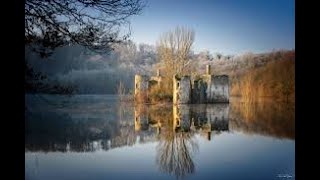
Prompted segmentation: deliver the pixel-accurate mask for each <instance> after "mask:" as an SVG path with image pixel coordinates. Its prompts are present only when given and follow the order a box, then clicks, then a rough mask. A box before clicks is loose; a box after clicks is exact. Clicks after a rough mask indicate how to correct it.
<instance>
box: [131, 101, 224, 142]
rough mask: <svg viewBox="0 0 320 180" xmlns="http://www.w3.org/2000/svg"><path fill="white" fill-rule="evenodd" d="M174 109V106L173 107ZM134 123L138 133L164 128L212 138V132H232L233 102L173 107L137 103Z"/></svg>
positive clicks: (158, 133) (160, 130) (158, 130)
mask: <svg viewBox="0 0 320 180" xmlns="http://www.w3.org/2000/svg"><path fill="white" fill-rule="evenodd" d="M170 108H171V109H170ZM134 116H135V119H134V122H135V123H134V126H135V131H136V132H138V133H142V134H143V132H144V131H146V132H153V133H154V134H157V135H160V134H161V132H162V131H163V129H165V130H166V131H168V130H169V131H170V130H171V131H172V133H177V132H186V133H191V134H200V135H202V136H204V137H205V138H206V139H208V140H210V139H211V134H212V132H213V133H217V134H218V133H220V132H222V131H229V104H215V105H212V104H210V105H206V104H203V105H177V106H176V105H174V106H171V107H170V106H169V107H160V108H159V107H152V106H136V107H135V109H134Z"/></svg>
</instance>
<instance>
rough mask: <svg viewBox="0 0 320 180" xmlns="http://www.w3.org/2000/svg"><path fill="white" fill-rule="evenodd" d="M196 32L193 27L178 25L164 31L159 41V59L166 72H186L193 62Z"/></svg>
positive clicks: (171, 73)
mask: <svg viewBox="0 0 320 180" xmlns="http://www.w3.org/2000/svg"><path fill="white" fill-rule="evenodd" d="M194 37H195V33H194V31H193V30H192V29H188V28H185V27H176V28H175V29H174V30H173V31H169V32H166V33H164V34H163V35H162V36H161V37H160V39H159V41H158V54H159V59H160V62H161V64H162V66H163V67H164V69H165V71H166V74H167V75H168V76H170V77H172V76H173V75H174V74H184V73H186V72H185V70H186V68H187V66H188V65H189V64H190V62H191V58H190V53H191V48H192V44H193V42H194Z"/></svg>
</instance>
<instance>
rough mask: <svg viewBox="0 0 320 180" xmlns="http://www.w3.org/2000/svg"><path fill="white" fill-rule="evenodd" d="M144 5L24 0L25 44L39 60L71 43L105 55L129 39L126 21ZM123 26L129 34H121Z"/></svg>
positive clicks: (117, 0) (137, 0)
mask: <svg viewBox="0 0 320 180" xmlns="http://www.w3.org/2000/svg"><path fill="white" fill-rule="evenodd" d="M144 6H145V3H144V2H142V0H46V1H43V0H26V1H25V44H28V45H31V44H32V45H33V50H34V51H36V52H38V53H39V54H40V55H41V56H42V57H46V56H49V55H50V54H52V52H53V50H54V49H55V48H57V47H61V46H65V45H70V44H79V45H82V46H85V47H87V48H89V49H90V50H94V51H100V52H107V50H110V46H111V45H112V44H114V43H118V42H122V41H124V40H126V39H127V38H128V37H129V35H130V26H129V25H130V24H129V21H128V18H129V17H130V16H132V15H137V14H139V13H140V12H141V11H142V8H143V7H144ZM123 26H127V27H128V28H129V32H126V33H125V34H124V35H120V28H121V27H123Z"/></svg>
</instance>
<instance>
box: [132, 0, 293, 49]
mask: <svg viewBox="0 0 320 180" xmlns="http://www.w3.org/2000/svg"><path fill="white" fill-rule="evenodd" d="M294 3H295V1H294V0H268V1H262V0H260V1H255V0H241V1H238V0H228V1H224V0H211V1H205V0H199V1H191V0H184V1H183V0H175V1H170V0H161V1H159V0H149V1H148V2H147V7H145V9H144V10H143V12H142V14H141V15H139V16H134V17H132V18H131V30H132V35H131V40H132V41H133V42H135V43H138V44H140V43H146V44H150V45H155V44H156V42H157V40H158V38H159V36H160V35H161V34H162V33H164V32H167V31H169V30H173V29H174V28H175V27H176V26H186V27H190V28H192V29H193V30H194V31H195V42H194V44H193V50H194V52H196V53H198V52H200V51H204V50H208V51H210V52H211V53H213V54H214V53H218V52H219V53H222V54H224V55H227V54H241V53H245V52H253V53H263V52H269V51H272V50H274V49H295V4H294Z"/></svg>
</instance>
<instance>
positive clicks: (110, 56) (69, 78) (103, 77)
mask: <svg viewBox="0 0 320 180" xmlns="http://www.w3.org/2000/svg"><path fill="white" fill-rule="evenodd" d="M25 55H26V56H25V57H26V63H27V64H29V65H30V66H32V67H33V70H34V71H35V72H41V73H43V74H44V75H45V76H46V77H47V78H43V79H41V78H40V79H38V80H37V81H45V82H46V83H48V84H61V85H65V86H72V87H75V93H77V94H115V93H117V86H118V85H119V83H120V82H122V84H123V86H124V88H125V89H126V92H129V93H130V91H131V92H132V90H133V83H134V75H135V74H146V75H155V74H156V69H157V67H158V65H159V60H158V59H159V58H158V52H157V48H156V47H155V46H153V45H148V44H136V43H134V42H131V41H129V42H127V43H123V44H117V45H114V46H113V51H110V52H108V53H105V54H97V53H94V52H92V51H89V50H87V49H85V48H83V47H81V46H66V47H61V48H58V49H56V50H55V52H54V53H53V54H52V56H50V57H48V58H42V57H40V56H39V55H38V54H36V53H33V52H32V51H31V50H30V49H29V48H28V46H26V53H25ZM190 58H191V61H192V67H193V69H196V71H197V73H198V74H203V73H205V66H206V65H208V64H210V65H211V67H212V74H214V75H221V74H227V75H229V76H230V80H231V81H230V86H231V89H230V93H231V95H232V96H242V97H246V98H252V97H277V99H288V100H290V101H294V92H295V51H294V50H274V51H272V52H269V53H260V54H254V53H250V52H248V53H243V54H239V55H222V54H221V53H211V52H209V51H202V52H199V53H195V52H191V55H190ZM26 81H30V80H29V79H27V78H26ZM32 81H35V80H34V79H32ZM27 93H28V92H27ZM33 93H34V92H33ZM36 93H50V92H47V91H46V90H45V89H44V90H41V89H40V90H39V91H37V92H36Z"/></svg>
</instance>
